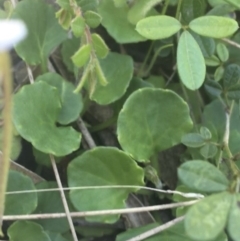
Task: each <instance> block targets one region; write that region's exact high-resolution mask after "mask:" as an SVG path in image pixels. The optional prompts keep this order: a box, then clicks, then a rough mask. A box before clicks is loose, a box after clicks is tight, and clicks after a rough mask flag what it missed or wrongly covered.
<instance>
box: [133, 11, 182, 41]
mask: <svg viewBox="0 0 240 241" xmlns="http://www.w3.org/2000/svg"><path fill="white" fill-rule="evenodd" d="M181 27H182V25H181V23H180V22H179V21H178V20H177V19H176V18H173V17H169V16H152V17H147V18H144V19H142V20H140V21H139V22H138V23H137V26H136V30H137V31H138V33H140V34H141V35H142V36H143V37H145V38H148V39H152V40H156V39H164V38H168V37H170V36H172V35H173V34H175V33H177V32H178V31H179V30H180V29H181Z"/></svg>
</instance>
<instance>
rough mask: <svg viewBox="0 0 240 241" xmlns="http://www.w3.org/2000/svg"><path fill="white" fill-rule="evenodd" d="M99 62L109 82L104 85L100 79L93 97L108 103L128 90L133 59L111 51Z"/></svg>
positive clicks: (104, 103)
mask: <svg viewBox="0 0 240 241" xmlns="http://www.w3.org/2000/svg"><path fill="white" fill-rule="evenodd" d="M99 63H100V66H101V69H102V71H103V74H104V76H105V78H106V80H107V82H108V84H107V85H105V86H103V85H102V84H101V83H100V81H98V83H97V85H96V87H95V90H94V92H93V94H92V96H91V99H92V100H95V101H96V102H97V103H99V104H100V105H107V104H109V103H112V102H114V101H115V100H117V99H119V98H120V97H121V96H123V94H124V93H125V92H126V89H127V87H128V85H129V82H130V80H131V78H132V75H133V60H132V58H131V57H130V56H128V55H121V54H118V53H109V54H108V55H107V57H106V58H105V59H99Z"/></svg>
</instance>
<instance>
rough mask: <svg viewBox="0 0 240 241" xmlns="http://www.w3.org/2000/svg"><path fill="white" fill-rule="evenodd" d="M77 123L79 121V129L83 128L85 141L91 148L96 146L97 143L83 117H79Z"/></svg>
mask: <svg viewBox="0 0 240 241" xmlns="http://www.w3.org/2000/svg"><path fill="white" fill-rule="evenodd" d="M77 123H78V126H79V129H80V130H81V133H82V135H83V137H84V139H85V141H86V142H87V144H88V146H89V148H90V149H91V148H94V147H96V144H95V142H94V140H93V138H92V136H91V134H90V133H89V131H88V129H87V127H86V126H85V124H84V122H83V120H82V118H81V117H80V118H79V119H78V121H77Z"/></svg>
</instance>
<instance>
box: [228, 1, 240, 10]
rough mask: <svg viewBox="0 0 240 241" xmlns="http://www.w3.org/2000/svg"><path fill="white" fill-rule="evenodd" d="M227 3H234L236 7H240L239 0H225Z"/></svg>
mask: <svg viewBox="0 0 240 241" xmlns="http://www.w3.org/2000/svg"><path fill="white" fill-rule="evenodd" d="M225 1H226V2H227V3H230V4H232V5H233V6H234V7H236V8H238V9H240V2H239V1H238V0H225Z"/></svg>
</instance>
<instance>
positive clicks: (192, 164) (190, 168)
mask: <svg viewBox="0 0 240 241" xmlns="http://www.w3.org/2000/svg"><path fill="white" fill-rule="evenodd" d="M178 177H179V179H180V180H181V182H182V183H183V184H184V185H186V186H187V187H189V188H191V189H194V190H198V191H200V192H208V193H209V192H210V193H212V192H221V191H224V190H226V189H227V188H228V185H229V182H228V180H227V178H226V177H225V176H224V175H223V173H222V172H221V171H219V170H218V169H217V168H216V167H215V166H213V165H212V164H210V163H208V162H207V161H198V160H194V161H188V162H185V163H183V164H182V165H181V166H180V167H179V168H178Z"/></svg>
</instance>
